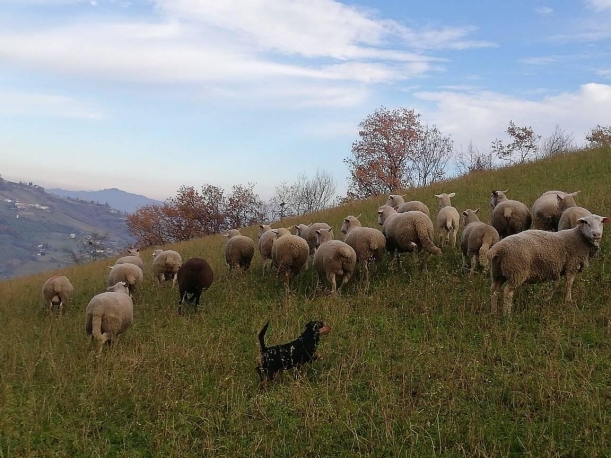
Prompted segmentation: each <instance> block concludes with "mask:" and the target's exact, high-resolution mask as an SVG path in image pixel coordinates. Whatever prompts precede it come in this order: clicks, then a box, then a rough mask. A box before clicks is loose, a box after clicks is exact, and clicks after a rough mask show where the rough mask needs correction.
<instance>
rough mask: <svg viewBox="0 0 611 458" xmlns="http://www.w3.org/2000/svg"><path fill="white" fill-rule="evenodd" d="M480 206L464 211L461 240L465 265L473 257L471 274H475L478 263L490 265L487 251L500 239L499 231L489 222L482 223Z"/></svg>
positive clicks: (483, 265) (484, 265)
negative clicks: (479, 213) (478, 214)
mask: <svg viewBox="0 0 611 458" xmlns="http://www.w3.org/2000/svg"><path fill="white" fill-rule="evenodd" d="M478 212H479V208H477V209H475V210H471V209H469V208H468V209H466V210H465V211H464V212H462V216H463V218H462V224H463V232H462V237H461V240H460V248H461V250H462V257H463V266H466V264H467V262H466V261H467V259H468V258H471V269H470V271H469V276H470V277H471V276H473V274H474V273H475V269H476V268H477V266H478V264H479V265H480V266H482V267H487V266H488V258H487V257H486V253H488V250H489V249H490V247H491V246H493V245H494V244H495V243H496V242H498V241H499V233H498V232H497V230H496V229H495V228H494V227H492V226H491V225H489V224H486V223H482V222H481V221H480V219H479V216H477V213H478Z"/></svg>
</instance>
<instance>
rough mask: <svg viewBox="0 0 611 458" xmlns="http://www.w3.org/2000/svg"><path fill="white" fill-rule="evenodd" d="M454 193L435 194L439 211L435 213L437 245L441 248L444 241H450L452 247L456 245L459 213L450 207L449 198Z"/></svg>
mask: <svg viewBox="0 0 611 458" xmlns="http://www.w3.org/2000/svg"><path fill="white" fill-rule="evenodd" d="M455 195H456V193H454V192H453V193H451V194H446V193H442V194H435V197H437V199H439V213H437V231H438V232H439V245H440V246H441V248H443V246H444V244H445V243H448V242H449V243H450V246H451V247H452V248H454V247H455V246H456V236H457V235H458V229H459V225H460V215H459V214H458V210H456V208H454V207H452V202H451V201H450V198H452V197H454V196H455Z"/></svg>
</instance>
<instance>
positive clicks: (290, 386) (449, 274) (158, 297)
mask: <svg viewBox="0 0 611 458" xmlns="http://www.w3.org/2000/svg"><path fill="white" fill-rule="evenodd" d="M609 153H610V152H609V150H608V149H607V150H588V151H583V152H580V153H575V154H571V155H567V156H563V157H554V158H551V159H548V160H545V161H543V162H538V163H533V164H527V165H523V166H519V167H513V168H507V169H503V170H496V171H491V172H486V173H481V174H477V175H473V176H468V177H462V178H459V179H456V180H448V181H446V182H444V183H438V184H435V185H433V186H430V187H427V188H422V189H415V190H413V191H410V192H409V198H410V199H418V200H422V201H424V202H425V203H427V204H428V205H429V207H430V208H431V210H433V209H435V210H434V211H433V213H434V212H435V211H436V199H435V198H434V194H438V193H440V192H455V193H456V197H455V198H454V199H453V204H454V205H455V206H456V207H457V208H459V210H462V209H464V208H467V207H469V208H476V207H479V208H480V209H481V213H482V220H484V221H485V220H487V219H488V218H489V214H490V209H489V203H488V199H489V195H490V191H491V190H492V189H506V188H510V194H509V195H510V196H511V198H513V199H518V200H522V201H523V202H525V203H526V204H527V205H528V206H530V205H532V202H533V201H534V200H535V199H536V197H538V195H540V194H541V193H542V192H544V191H546V190H549V189H561V190H565V191H568V192H570V191H575V190H581V194H580V195H579V196H578V198H577V201H578V203H579V204H580V205H582V206H585V207H587V208H589V209H591V210H592V211H593V212H596V213H599V214H611V196H610V195H609V187H608V183H609V179H608V178H609V176H610V172H611V156H610V154H609ZM384 200H385V198H382V197H381V198H379V199H371V200H368V201H361V202H355V203H352V204H350V205H349V206H345V207H340V208H335V209H331V210H328V211H326V212H323V213H320V214H316V215H308V217H307V218H300V219H287V220H285V221H282V224H283V225H285V226H289V225H292V224H296V223H300V222H305V223H308V222H312V221H326V222H328V223H329V224H331V225H333V227H334V229H335V235H336V238H339V228H340V226H341V221H342V219H343V218H344V217H345V216H346V215H348V214H354V215H358V214H361V221H362V222H363V224H364V225H369V226H375V225H376V210H377V207H378V205H380V204H381V203H383V201H384ZM276 226H278V224H276ZM244 233H246V235H249V236H251V237H253V238H255V237H256V229H255V228H249V229H247V230H245V231H244ZM610 244H611V242H610V241H609V235H608V234H607V236H605V237H603V243H602V248H601V251H600V253H599V255H598V256H597V257H596V258H595V259H594V260H593V262H592V263H591V265H590V267H589V268H588V269H587V270H586V271H585V272H584V273H583V274H581V275H580V276H578V279H577V280H576V282H575V286H574V299H575V300H574V302H573V303H571V304H566V305H565V304H562V303H561V299H562V291H556V292H554V291H553V290H552V286H553V285H551V284H541V285H530V286H525V287H523V288H521V289H520V290H519V291H518V293H517V294H516V297H515V300H514V302H515V306H514V314H513V316H512V318H510V319H502V318H500V317H498V316H491V315H490V313H489V284H490V281H489V279H488V277H487V276H485V275H481V274H480V275H478V276H476V277H475V278H473V279H472V280H469V279H468V278H467V277H466V275H465V274H464V272H463V271H462V270H461V268H460V264H461V257H460V254H459V252H458V250H456V251H451V250H445V251H444V254H443V255H441V256H439V257H432V259H431V260H430V262H429V269H428V271H427V272H421V271H420V270H418V269H416V268H414V266H413V265H412V263H411V262H410V261H411V259H407V260H406V262H405V263H404V266H403V269H402V270H400V271H397V270H392V269H390V268H389V266H388V265H387V263H382V264H381V265H380V266H378V268H377V269H376V270H375V273H374V274H373V276H372V284H371V288H370V289H368V290H366V289H365V288H364V287H363V286H362V285H361V284H360V283H359V281H358V274H357V275H356V276H355V277H354V278H353V280H351V281H350V283H349V284H348V285H347V288H346V290H345V291H344V292H343V294H342V295H340V296H337V297H332V296H330V295H328V294H325V292H324V291H322V290H321V289H320V288H319V289H318V290H317V289H316V276H315V274H314V273H313V272H312V271H311V270H310V271H307V272H304V273H302V274H300V276H298V277H297V278H296V279H295V283H294V288H293V289H294V292H293V294H291V295H289V296H287V295H286V294H285V293H284V290H283V284H282V281H280V280H277V279H276V278H274V277H273V276H271V277H270V276H265V277H264V276H262V275H261V268H260V264H259V259H258V257H257V258H255V261H254V263H253V267H252V269H251V270H250V271H249V272H247V273H246V274H244V275H236V276H234V275H232V276H231V277H230V276H229V274H228V269H227V267H226V266H225V265H224V260H223V256H222V246H223V238H222V237H221V236H213V237H208V238H205V239H198V240H192V241H190V242H186V243H181V244H177V245H173V246H172V247H167V248H172V249H176V250H178V251H179V252H180V253H181V254H182V255H183V257H184V258H188V257H190V256H202V257H204V258H206V259H207V260H208V261H209V262H210V264H211V266H212V268H213V270H214V273H215V276H216V278H215V282H214V284H213V285H212V287H211V289H210V290H209V291H206V292H205V293H204V294H203V295H202V299H203V306H202V307H201V309H200V311H199V312H197V313H186V314H185V315H183V316H179V315H178V314H177V313H176V305H177V301H178V293H177V291H175V290H174V291H172V290H171V289H170V286H169V284H165V285H163V286H162V287H161V288H159V287H157V285H156V284H155V282H154V280H153V278H152V275H151V274H150V271H149V272H145V284H144V286H143V288H142V289H141V290H140V291H139V292H138V293H137V295H136V297H135V310H134V315H135V323H134V326H133V327H132V328H131V329H129V330H128V331H127V332H126V333H125V334H124V335H123V336H121V338H120V339H119V342H118V343H117V345H116V346H115V347H114V348H112V349H111V350H110V351H107V352H105V353H104V354H103V356H102V357H101V358H99V359H96V358H95V357H94V354H93V353H90V352H88V351H87V349H86V337H85V330H84V318H85V313H84V310H85V306H86V304H87V302H88V301H89V299H90V298H91V297H92V296H93V295H95V294H97V293H99V292H101V291H103V289H104V287H105V279H106V275H107V271H108V265H109V264H111V263H112V260H102V261H99V262H96V263H94V264H89V265H85V266H80V267H73V268H69V269H62V270H61V271H57V272H61V273H62V274H65V275H67V276H68V277H69V278H70V279H71V281H72V283H73V284H74V286H75V293H74V296H73V300H72V302H71V304H70V306H69V307H68V309H67V311H66V313H65V314H64V316H61V317H57V316H50V315H49V314H48V313H46V312H43V311H42V310H41V306H42V304H41V297H40V289H41V287H42V284H43V282H44V280H45V279H46V278H47V277H48V276H50V275H51V274H50V273H47V274H44V275H43V274H40V275H36V276H32V277H27V278H19V279H15V280H9V281H4V282H2V283H0V324H1V325H2V330H3V332H2V337H3V338H2V343H1V344H0V456H6V457H13V456H41V457H42V456H45V457H46V456H71V457H72V456H88V457H89V456H126V457H131V456H134V457H140V456H181V457H182V456H228V457H235V456H291V457H292V456H342V457H343V456H417V457H426V456H482V457H491V456H533V457H534V456H537V457H539V456H584V457H586V456H587V457H590V456H605V455H608V454H609V453H611V445H610V444H609V437H611V436H610V435H609V433H610V432H611V419H610V418H609V413H608V412H611V382H610V380H611V344H610V336H609V329H610V324H609V323H610V322H611V321H610V320H611V309H610V305H611V302H610V296H611V288H610V287H609V281H610V277H609V267H608V265H609V256H610V246H611V245H610ZM142 256H143V257H144V258H145V259H147V262H148V266H150V258H151V253H150V251H149V250H145V251H144V252H143V253H142ZM322 283H323V284H324V280H323V281H322ZM314 318H316V319H323V320H324V321H326V322H327V323H328V324H329V325H330V326H331V328H332V332H331V334H330V335H328V336H326V337H325V338H324V339H323V340H322V342H321V345H320V347H319V350H320V353H321V355H322V356H323V358H322V360H320V361H317V362H315V363H314V364H313V365H310V366H308V367H307V368H306V369H305V370H303V371H302V376H300V377H295V376H294V374H293V373H285V374H283V375H282V377H281V378H280V380H279V381H278V382H277V383H275V384H273V385H272V386H270V387H269V388H268V389H266V390H264V391H261V390H259V387H258V377H257V375H256V373H255V371H254V366H255V358H256V355H257V352H258V348H257V343H256V335H257V333H258V331H259V330H260V328H261V327H262V325H263V324H264V323H265V322H266V321H267V320H268V319H270V320H271V325H270V329H269V331H268V335H267V340H268V342H269V343H270V344H274V343H280V342H285V341H288V340H292V339H293V338H295V337H296V336H297V335H298V334H299V333H300V332H301V331H302V329H303V326H304V325H305V323H306V322H307V321H309V320H310V319H314Z"/></svg>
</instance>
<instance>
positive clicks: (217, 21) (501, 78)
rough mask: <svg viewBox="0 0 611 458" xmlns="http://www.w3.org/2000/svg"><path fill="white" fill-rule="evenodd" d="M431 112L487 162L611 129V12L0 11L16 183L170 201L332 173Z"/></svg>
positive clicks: (318, 5)
mask: <svg viewBox="0 0 611 458" xmlns="http://www.w3.org/2000/svg"><path fill="white" fill-rule="evenodd" d="M382 105H384V106H386V107H387V108H395V107H405V108H413V109H415V110H416V111H418V112H419V113H421V115H422V119H423V120H424V122H426V123H427V124H430V125H433V124H434V125H436V126H437V127H438V128H439V129H440V130H441V132H442V133H443V134H445V135H450V136H451V138H452V139H453V140H454V147H455V150H456V151H460V149H461V148H463V149H464V148H466V147H467V145H468V144H469V142H473V144H474V145H475V146H476V147H478V148H479V149H480V150H482V151H487V150H488V148H489V146H490V143H491V142H492V141H493V140H494V139H495V138H500V139H505V137H504V131H505V129H506V128H507V126H508V124H509V121H510V120H513V121H514V122H515V123H516V125H518V126H532V127H533V129H534V130H535V132H536V133H537V134H539V135H542V136H544V137H545V136H547V135H549V134H551V133H552V131H553V130H554V128H555V126H556V125H558V126H560V127H561V128H562V129H564V130H565V131H566V132H567V133H572V134H573V138H574V141H575V143H577V144H578V145H580V144H582V143H583V142H584V137H585V134H586V133H587V132H588V131H589V130H590V129H591V128H592V127H594V126H596V125H597V124H601V125H609V124H611V0H573V1H549V2H538V1H511V2H507V1H496V0H487V1H482V0H480V1H471V0H463V1H460V2H457V1H443V2H442V1H435V0H430V1H427V2H404V1H397V0H392V1H391V0H378V1H375V2H374V1H372V0H368V1H352V2H344V3H341V2H338V1H333V0H286V1H285V0H223V1H218V0H215V1H208V0H150V1H127V0H84V1H79V0H0V158H1V160H0V173H1V174H2V176H3V177H4V178H6V179H8V180H13V181H15V180H27V181H33V182H35V183H38V184H40V185H42V186H45V187H56V186H59V187H63V188H66V189H73V190H97V189H104V188H111V187H117V188H120V189H123V190H126V191H129V192H134V193H138V194H144V195H146V196H148V197H152V198H157V199H161V200H163V199H165V198H168V197H172V196H174V195H175V194H176V190H177V189H178V188H179V187H180V186H181V185H190V186H195V187H196V188H199V187H201V186H202V185H204V184H213V185H218V186H221V187H223V188H225V189H226V190H230V188H231V186H232V185H234V184H246V183H248V182H252V183H256V184H255V191H256V192H258V193H259V195H260V196H261V197H262V198H263V199H268V198H269V197H270V196H271V195H272V194H273V192H274V188H275V187H276V186H277V185H279V184H280V183H281V182H283V181H286V182H289V183H292V182H294V181H296V180H297V178H298V176H299V175H300V174H305V175H306V176H309V177H310V176H314V174H315V173H316V171H317V169H321V170H325V171H328V172H330V173H332V174H333V176H334V177H335V180H336V182H337V185H338V186H337V193H338V194H341V195H343V194H345V190H346V186H347V181H348V179H347V177H348V169H347V167H346V166H345V164H344V162H343V159H345V158H347V157H349V156H350V148H351V144H352V143H353V142H354V141H355V140H357V139H358V124H359V123H360V122H361V121H362V120H364V119H365V117H366V116H367V115H368V114H370V113H373V112H374V111H375V110H376V109H377V108H379V107H380V106H382Z"/></svg>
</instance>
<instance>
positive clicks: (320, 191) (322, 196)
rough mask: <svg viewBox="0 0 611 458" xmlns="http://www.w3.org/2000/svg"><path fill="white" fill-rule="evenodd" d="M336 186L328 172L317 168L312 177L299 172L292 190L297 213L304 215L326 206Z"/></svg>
mask: <svg viewBox="0 0 611 458" xmlns="http://www.w3.org/2000/svg"><path fill="white" fill-rule="evenodd" d="M336 187H337V185H336V183H335V179H334V178H333V175H332V174H331V173H329V172H325V171H321V170H320V169H318V170H316V174H315V175H314V176H313V177H312V178H307V177H306V176H305V174H301V175H300V176H299V179H298V180H297V183H296V186H295V188H296V189H295V191H294V198H295V207H296V208H297V214H298V215H304V214H306V213H312V212H315V211H319V210H323V209H325V208H327V206H328V205H329V201H330V200H331V199H332V198H333V196H334V195H335V188H336Z"/></svg>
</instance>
